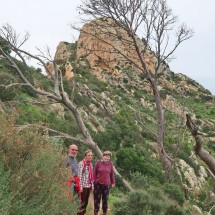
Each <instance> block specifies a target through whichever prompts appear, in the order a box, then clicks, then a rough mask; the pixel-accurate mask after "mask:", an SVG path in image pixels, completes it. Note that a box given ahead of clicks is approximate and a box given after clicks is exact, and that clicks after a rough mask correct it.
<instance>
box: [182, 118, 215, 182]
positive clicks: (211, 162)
mask: <svg viewBox="0 0 215 215" xmlns="http://www.w3.org/2000/svg"><path fill="white" fill-rule="evenodd" d="M186 118H187V122H186V125H187V127H188V129H189V130H190V132H191V134H192V136H193V138H194V139H195V142H196V145H195V146H194V151H195V153H196V155H198V156H199V158H200V159H201V160H202V161H204V163H205V164H206V165H207V166H208V168H209V170H210V171H211V172H212V173H213V175H215V157H214V156H213V155H212V154H211V153H210V152H208V151H207V150H205V149H204V148H203V138H202V135H203V134H202V133H201V132H200V131H199V128H198V127H197V126H196V125H195V124H194V123H193V121H192V120H191V117H190V115H189V114H186ZM212 178H214V177H212Z"/></svg>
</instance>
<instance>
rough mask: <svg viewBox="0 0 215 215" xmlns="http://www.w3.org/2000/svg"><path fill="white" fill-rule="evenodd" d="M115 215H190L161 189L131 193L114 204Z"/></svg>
mask: <svg viewBox="0 0 215 215" xmlns="http://www.w3.org/2000/svg"><path fill="white" fill-rule="evenodd" d="M114 214H115V215H122V214H123V215H137V214H138V215H185V214H186V215H188V214H189V213H187V212H185V210H183V209H182V208H181V207H179V206H177V204H175V203H174V202H173V201H171V200H169V199H168V198H167V197H166V196H165V195H164V193H163V192H162V191H161V190H159V188H157V187H156V188H150V189H148V190H146V191H143V190H139V191H134V192H130V193H129V194H128V195H127V197H125V198H124V199H121V200H119V201H118V202H116V203H115V204H114Z"/></svg>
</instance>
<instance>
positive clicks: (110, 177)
mask: <svg viewBox="0 0 215 215" xmlns="http://www.w3.org/2000/svg"><path fill="white" fill-rule="evenodd" d="M93 176H94V182H98V183H100V184H103V185H108V186H109V185H110V184H115V177H114V171H113V163H112V162H111V161H110V162H109V163H108V164H104V163H103V162H102V161H101V160H99V161H97V162H96V165H95V168H94V172H93Z"/></svg>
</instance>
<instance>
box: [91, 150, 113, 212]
mask: <svg viewBox="0 0 215 215" xmlns="http://www.w3.org/2000/svg"><path fill="white" fill-rule="evenodd" d="M111 156H112V154H111V152H109V151H105V152H104V153H103V158H102V160H99V161H97V162H96V165H95V168H94V174H93V175H94V214H95V215H98V212H99V209H100V201H101V197H102V210H103V215H106V214H107V209H108V196H109V190H110V185H112V187H113V188H114V187H115V178H114V171H113V163H112V162H111V161H110V158H111Z"/></svg>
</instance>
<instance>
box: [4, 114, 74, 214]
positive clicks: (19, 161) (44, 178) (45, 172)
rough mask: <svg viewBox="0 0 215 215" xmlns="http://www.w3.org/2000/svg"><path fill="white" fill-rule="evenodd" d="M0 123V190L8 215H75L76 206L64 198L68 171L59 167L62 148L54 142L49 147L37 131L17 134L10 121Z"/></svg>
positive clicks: (62, 158) (47, 139) (70, 199)
mask: <svg viewBox="0 0 215 215" xmlns="http://www.w3.org/2000/svg"><path fill="white" fill-rule="evenodd" d="M0 123H1V125H2V126H1V129H0V145H1V148H0V157H1V158H2V166H3V169H4V172H3V177H1V180H3V182H2V181H0V187H1V190H2V192H3V195H4V196H5V198H4V205H6V206H5V207H6V209H7V211H9V213H8V214H11V215H13V214H16V215H40V214H53V215H59V214H73V213H74V214H75V211H76V207H77V206H76V205H75V204H74V203H73V202H72V197H71V196H70V198H68V197H67V195H68V193H69V191H70V190H69V188H68V187H67V185H66V182H67V180H68V179H69V178H70V177H71V172H70V171H71V170H70V169H68V170H67V169H65V168H62V162H63V160H64V158H65V157H64V155H62V152H61V148H62V146H60V147H59V145H58V144H57V143H56V140H54V144H52V142H51V140H50V139H49V137H48V136H46V135H45V136H42V135H41V134H40V133H39V131H38V130H37V129H27V130H22V131H19V132H17V131H16V130H15V128H14V126H13V125H14V119H10V118H9V119H5V118H0ZM8 172H10V174H8ZM0 174H2V169H1V168H0ZM6 180H7V182H5V181H6ZM4 182H5V185H4V189H2V183H4ZM11 196H12V198H10V197H11ZM0 199H1V194H0ZM6 209H5V211H6ZM7 211H6V212H7ZM5 214H7V213H5Z"/></svg>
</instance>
